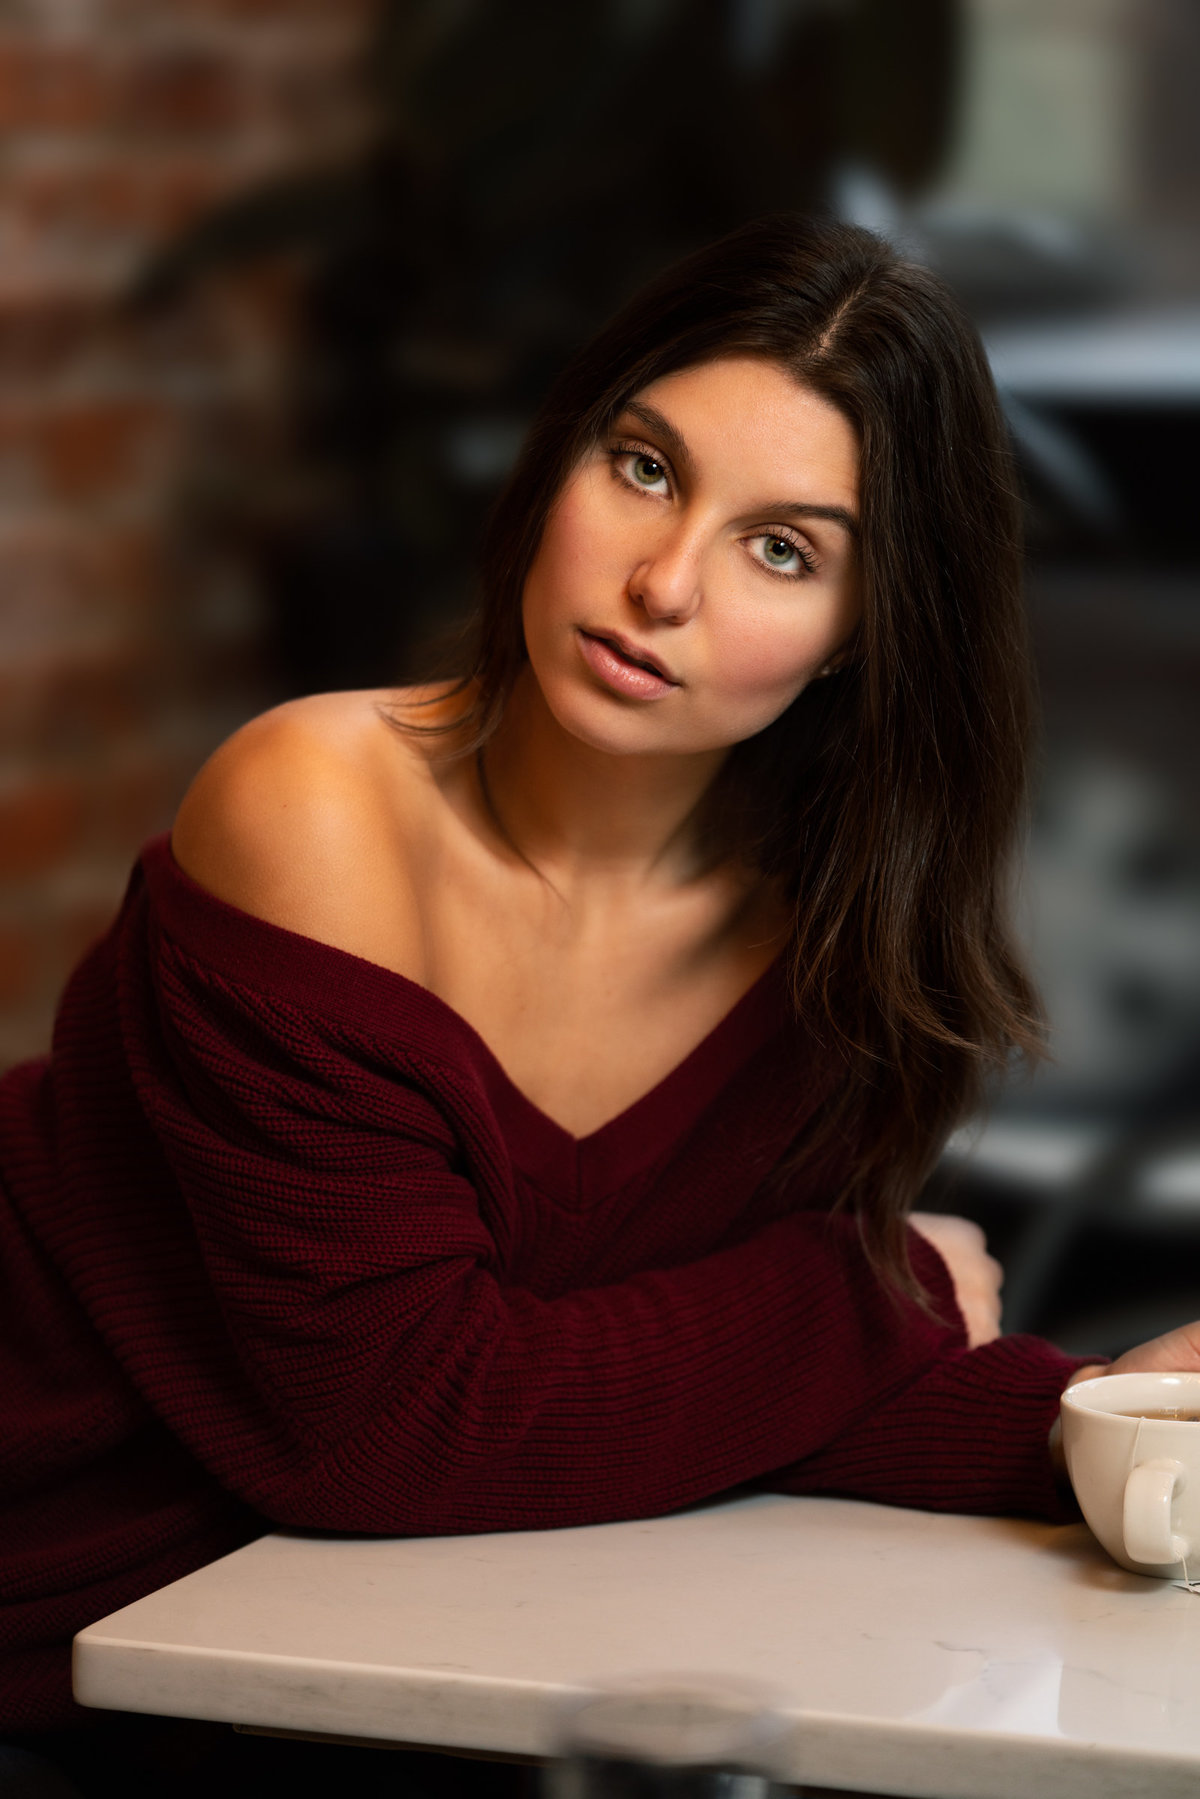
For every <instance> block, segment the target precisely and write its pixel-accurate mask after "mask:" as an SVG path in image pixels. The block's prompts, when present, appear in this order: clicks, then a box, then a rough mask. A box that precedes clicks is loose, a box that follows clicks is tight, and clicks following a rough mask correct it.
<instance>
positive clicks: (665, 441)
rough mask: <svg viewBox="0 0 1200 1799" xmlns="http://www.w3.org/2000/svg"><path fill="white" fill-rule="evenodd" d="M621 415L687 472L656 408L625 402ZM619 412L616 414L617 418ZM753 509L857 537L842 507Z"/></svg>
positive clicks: (787, 504)
mask: <svg viewBox="0 0 1200 1799" xmlns="http://www.w3.org/2000/svg"><path fill="white" fill-rule="evenodd" d="M621 413H626V414H628V415H629V416H630V417H632V418H635V419H637V420H638V422H639V424H642V425H644V426H645V428H646V430H647V431H648V432H649V433H650V434H651V436H652V437H655V438H657V439H658V441H659V443H660V444H662V446H663V448H664V449H665V450H668V451H669V452H670V455H671V458H672V460H673V461H674V462H675V464H676V465H677V467H679V468H681V469H684V470H687V471H689V472H690V471H691V469H692V468H693V466H694V465H693V463H692V453H691V451H690V450H689V449H688V447H687V443H686V442H685V440H684V439H683V438H682V437H681V436H680V434H679V432H678V431H677V430H676V429H675V427H674V425H673V424H672V423H671V421H670V419H669V418H664V416H663V414H662V413H661V412H659V410H658V408H657V407H655V406H647V405H646V403H645V401H644V400H627V401H626V402H625V404H624V406H623V407H622V408H621ZM621 413H618V415H617V416H618V418H619V417H620V416H621ZM755 510H756V511H759V512H762V513H763V515H764V517H765V516H766V515H768V514H769V515H770V516H771V517H772V518H800V519H803V518H821V519H827V520H828V522H829V523H830V524H831V525H840V526H841V527H842V529H843V531H845V532H846V533H847V535H848V536H850V537H853V538H854V539H855V540H856V541H857V539H858V536H859V525H858V520H857V518H856V517H855V516H854V514H853V513H852V512H851V511H849V510H848V508H847V507H845V506H821V505H818V504H817V503H816V502H815V501H808V500H772V501H771V502H770V504H769V505H767V506H761V507H756V508H755Z"/></svg>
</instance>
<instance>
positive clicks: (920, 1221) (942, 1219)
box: [908, 1212, 1004, 1349]
mask: <svg viewBox="0 0 1200 1799" xmlns="http://www.w3.org/2000/svg"><path fill="white" fill-rule="evenodd" d="M908 1222H909V1223H910V1224H911V1225H912V1227H913V1229H914V1230H915V1231H916V1232H917V1233H918V1235H920V1236H922V1237H924V1238H925V1240H926V1242H927V1243H932V1244H933V1247H934V1248H935V1249H936V1250H937V1252H938V1254H939V1255H940V1256H941V1258H942V1260H943V1262H945V1264H946V1267H947V1269H948V1270H949V1273H950V1279H951V1280H952V1281H953V1282H954V1297H955V1299H956V1300H957V1301H958V1309H959V1311H960V1312H961V1313H962V1315H963V1323H964V1324H965V1325H966V1327H967V1346H968V1348H970V1349H978V1348H979V1346H980V1344H981V1343H991V1342H992V1341H993V1339H994V1338H996V1337H998V1336H999V1335H1000V1289H1001V1287H1002V1286H1003V1285H1004V1270H1003V1268H1002V1267H1001V1266H1000V1264H999V1262H998V1261H997V1260H996V1258H995V1257H994V1256H990V1255H989V1254H988V1247H987V1238H986V1237H985V1236H984V1234H983V1232H982V1231H981V1230H980V1228H979V1226H978V1225H977V1224H972V1223H971V1221H970V1219H969V1218H955V1217H952V1216H949V1215H948V1214H945V1213H941V1212H912V1213H910V1215H909V1220H908Z"/></svg>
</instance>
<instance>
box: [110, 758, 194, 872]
mask: <svg viewBox="0 0 1200 1799" xmlns="http://www.w3.org/2000/svg"><path fill="white" fill-rule="evenodd" d="M177 800H178V794H177V792H176V782H175V778H174V771H173V770H172V769H171V768H170V767H169V766H168V765H167V762H166V760H165V758H164V757H161V756H160V757H154V756H146V757H145V758H144V759H142V760H140V761H139V762H137V763H134V764H133V765H132V766H127V767H124V768H116V769H111V768H110V769H107V770H106V771H105V772H104V773H103V775H102V777H101V778H100V780H99V781H98V783H97V787H96V792H95V795H94V797H93V801H92V826H91V830H90V832H89V837H90V840H91V842H92V843H93V845H94V846H95V848H96V849H98V850H99V851H101V852H102V853H105V854H110V853H113V852H115V853H116V854H117V855H118V856H121V855H132V854H133V853H134V852H135V851H136V850H137V849H138V847H139V846H140V845H141V844H142V843H143V842H144V841H145V840H146V838H147V837H149V836H150V835H151V834H152V833H153V832H156V831H162V830H165V829H166V827H167V826H168V825H169V824H170V822H171V817H172V814H173V813H174V810H175V805H176V803H177Z"/></svg>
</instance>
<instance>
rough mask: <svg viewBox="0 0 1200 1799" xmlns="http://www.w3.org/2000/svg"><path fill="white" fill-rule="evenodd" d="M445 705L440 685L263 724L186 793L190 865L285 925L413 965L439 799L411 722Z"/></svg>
mask: <svg viewBox="0 0 1200 1799" xmlns="http://www.w3.org/2000/svg"><path fill="white" fill-rule="evenodd" d="M438 701H439V695H438V692H437V691H436V690H415V689H408V690H401V691H391V690H379V691H372V692H359V693H332V694H320V695H315V696H313V697H311V698H307V699H302V700H292V701H289V702H288V703H287V704H286V705H283V706H278V707H276V708H275V709H274V710H272V711H270V712H265V713H263V714H262V715H261V716H260V717H258V718H255V719H252V720H251V721H250V722H249V724H246V725H243V726H242V728H241V729H240V730H239V731H236V732H235V733H234V735H233V736H232V737H230V738H229V739H228V740H227V741H226V742H225V743H223V744H222V745H221V747H220V749H218V750H217V751H216V752H215V754H214V755H213V756H211V757H210V758H209V760H208V761H207V762H206V763H205V765H204V767H203V768H202V769H201V770H200V772H199V774H198V775H197V776H196V778H195V780H194V781H193V782H192V785H191V787H190V788H189V789H188V792H187V793H186V795H185V796H184V800H183V803H182V805H181V807H180V809H179V815H178V817H177V819H176V821H175V827H174V830H173V832H172V838H171V843H172V849H173V851H174V854H175V858H176V860H177V861H178V863H179V865H180V866H181V868H183V870H184V871H185V873H187V874H189V875H190V876H191V877H192V878H193V880H196V881H198V882H199V883H200V885H201V886H202V887H205V888H207V889H208V891H209V892H210V893H213V894H215V895H216V896H217V898H218V899H223V900H226V901H227V902H228V903H229V904H230V905H234V906H237V907H239V908H240V909H241V910H242V911H245V912H250V913H253V914H254V915H255V916H256V917H259V918H265V919H267V920H269V921H270V922H271V923H272V924H279V925H283V926H284V927H285V928H286V929H288V930H294V931H299V932H301V933H302V934H303V935H305V936H309V937H316V938H319V939H320V940H322V941H324V942H328V943H332V944H334V945H335V946H336V947H338V948H344V949H348V950H350V951H351V952H352V953H355V954H361V955H367V956H371V957H372V959H375V960H388V961H390V962H392V963H393V964H397V965H403V964H406V963H408V962H411V961H412V959H413V955H415V945H414V946H412V949H411V953H410V950H409V949H407V948H406V935H407V934H408V933H407V930H406V917H407V915H408V913H409V912H411V911H412V908H411V906H409V905H408V904H407V896H408V895H409V894H410V890H411V875H412V872H413V869H414V868H415V867H416V866H418V865H419V863H420V861H421V859H422V856H423V852H424V850H425V848H426V843H427V839H428V836H429V833H430V832H431V831H433V832H436V830H437V828H438V827H437V815H438V811H439V801H438V785H437V781H436V780H435V779H434V777H433V773H432V766H433V765H432V758H431V756H430V753H429V748H428V744H427V742H426V740H423V739H422V738H421V736H420V734H419V732H418V733H414V732H409V731H405V730H403V729H398V728H397V724H398V723H399V722H401V721H403V720H405V719H406V718H408V719H414V720H418V721H419V720H420V719H421V718H422V716H425V715H431V714H434V713H436V712H437V710H438V709H439V707H438ZM381 917H382V919H383V920H384V921H385V922H386V927H387V930H388V933H389V935H388V938H387V943H388V944H389V945H390V946H391V947H392V950H393V953H392V954H390V955H388V956H386V957H385V956H381V955H380V954H379V949H380V935H379V933H380V920H381ZM414 919H415V914H414ZM412 928H413V929H415V922H414V924H413V927H412ZM414 972H415V971H414Z"/></svg>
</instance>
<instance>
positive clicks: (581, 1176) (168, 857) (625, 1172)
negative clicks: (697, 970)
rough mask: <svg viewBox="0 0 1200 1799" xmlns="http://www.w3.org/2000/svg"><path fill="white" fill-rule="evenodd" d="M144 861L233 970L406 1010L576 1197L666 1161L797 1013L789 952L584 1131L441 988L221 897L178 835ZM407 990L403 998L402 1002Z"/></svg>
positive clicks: (184, 941)
mask: <svg viewBox="0 0 1200 1799" xmlns="http://www.w3.org/2000/svg"><path fill="white" fill-rule="evenodd" d="M142 865H143V867H144V869H145V872H146V876H147V879H148V880H149V882H150V884H151V886H152V889H153V891H154V896H155V902H156V907H157V909H158V910H159V912H160V916H161V918H162V922H163V924H164V925H165V927H166V929H167V930H168V932H169V933H170V935H171V936H172V937H175V938H176V939H177V940H179V941H180V943H181V945H182V947H184V948H185V949H189V950H193V951H196V952H198V953H199V954H200V955H201V956H202V957H203V958H204V959H205V960H206V961H208V962H209V963H211V964H212V965H213V966H214V967H216V968H217V969H219V970H220V971H221V972H222V973H225V974H228V975H230V976H231V977H232V978H234V979H236V980H238V981H241V982H244V983H245V984H247V985H250V986H253V987H257V988H259V989H260V990H263V991H265V992H269V993H271V994H272V995H275V996H278V997H287V998H290V999H292V1000H293V1001H295V1002H296V1003H299V1004H301V1005H305V1006H308V1007H311V1008H312V1009H313V1010H319V1011H322V1012H325V1013H333V1014H334V1015H336V1016H337V1017H339V1019H341V1020H343V1021H344V1022H346V1023H348V1024H350V1025H351V1026H355V1025H356V1026H357V1027H358V1028H359V1029H368V1030H370V1031H371V1033H372V1034H373V1035H374V1036H375V1037H377V1038H379V1039H383V1040H393V1041H394V1040H395V1038H396V1036H397V1035H398V1030H397V1019H398V1016H400V1015H401V1012H402V1016H403V1020H404V1026H403V1029H404V1032H405V1034H406V1036H407V1037H408V1038H409V1039H410V1045H409V1046H406V1047H413V1048H415V1049H416V1050H417V1051H418V1052H420V1053H424V1054H428V1055H429V1056H431V1057H433V1058H435V1059H437V1060H438V1061H440V1062H442V1063H446V1062H455V1061H457V1062H458V1063H459V1065H460V1066H461V1065H462V1064H466V1065H467V1066H468V1067H469V1068H470V1069H471V1071H472V1072H473V1074H474V1075H475V1077H476V1080H477V1082H478V1085H479V1086H480V1087H481V1088H482V1090H483V1092H484V1094H485V1096H486V1098H487V1101H488V1105H489V1109H490V1110H491V1112H492V1114H493V1116H494V1117H495V1119H496V1122H497V1125H498V1126H499V1129H500V1133H501V1136H502V1138H503V1140H504V1142H505V1145H506V1147H507V1149H508V1151H509V1153H510V1155H511V1156H512V1159H513V1161H514V1164H515V1165H516V1166H518V1167H519V1168H520V1169H521V1170H522V1172H523V1173H525V1174H527V1175H528V1176H529V1177H530V1178H531V1179H533V1180H534V1181H536V1182H537V1184H538V1185H539V1186H542V1187H545V1188H548V1189H550V1190H551V1191H554V1192H555V1193H562V1194H563V1195H564V1197H565V1192H564V1189H572V1190H576V1191H578V1190H580V1189H581V1188H582V1187H583V1186H586V1187H587V1188H588V1189H589V1190H592V1191H597V1190H599V1191H603V1190H604V1189H605V1188H606V1187H607V1186H611V1185H613V1184H616V1182H618V1181H619V1180H620V1179H623V1178H628V1177H629V1175H630V1174H631V1173H633V1172H635V1171H636V1170H637V1169H638V1168H641V1167H645V1166H646V1165H647V1164H648V1163H650V1162H652V1161H655V1160H657V1159H658V1157H659V1156H660V1155H661V1154H662V1153H663V1152H664V1151H665V1150H666V1149H667V1148H669V1147H670V1144H671V1143H672V1142H675V1141H677V1140H678V1139H679V1138H680V1137H681V1136H683V1135H684V1134H686V1132H687V1131H688V1130H689V1129H690V1128H691V1127H692V1126H693V1125H694V1124H695V1123H696V1122H697V1121H698V1119H699V1118H700V1115H701V1114H702V1112H703V1111H704V1109H705V1108H706V1106H707V1105H708V1104H709V1103H710V1102H711V1101H712V1100H713V1099H715V1097H716V1096H717V1094H718V1093H719V1092H720V1091H721V1090H722V1088H723V1087H725V1086H726V1085H727V1083H728V1082H729V1081H730V1080H731V1079H732V1078H733V1076H734V1075H736V1074H737V1073H738V1071H739V1070H740V1069H741V1068H742V1067H743V1066H744V1064H745V1063H746V1062H747V1061H748V1060H749V1059H750V1057H751V1056H752V1055H753V1054H754V1052H755V1050H757V1049H759V1048H760V1047H761V1046H762V1045H763V1044H764V1043H765V1042H766V1041H768V1040H769V1039H770V1038H771V1037H773V1036H774V1035H775V1034H776V1033H777V1032H778V1031H779V1030H780V1029H781V1028H782V1026H783V1025H784V1024H785V1023H786V1022H787V1020H788V1018H789V1017H790V1008H789V1006H788V1004H787V999H786V993H785V983H784V981H783V979H782V958H776V960H775V961H773V962H772V963H770V964H769V965H768V967H767V968H766V969H764V971H763V972H762V974H760V975H759V976H758V977H757V978H756V979H755V980H754V981H753V982H752V983H751V985H750V986H749V987H748V988H747V989H746V991H745V992H744V993H743V994H742V995H741V997H740V998H739V999H737V1000H735V1002H734V1004H733V1005H732V1006H731V1007H730V1009H729V1010H728V1011H727V1012H726V1013H725V1014H724V1015H723V1017H721V1018H720V1019H718V1020H717V1022H716V1024H715V1025H713V1027H712V1029H711V1030H710V1031H708V1032H707V1033H706V1035H705V1036H704V1037H702V1038H701V1039H700V1041H699V1042H698V1043H697V1044H695V1045H694V1046H693V1048H692V1049H691V1050H689V1051H688V1052H687V1053H686V1054H685V1055H684V1056H683V1057H682V1059H681V1060H680V1061H679V1062H677V1063H676V1064H675V1066H674V1067H673V1068H671V1069H669V1070H668V1071H667V1073H666V1074H665V1075H663V1076H662V1077H661V1078H660V1079H659V1080H658V1081H656V1082H655V1083H654V1085H653V1086H652V1087H650V1088H648V1089H647V1090H646V1092H645V1093H643V1094H641V1095H640V1096H639V1097H638V1098H637V1099H635V1100H632V1101H631V1102H630V1104H629V1105H627V1106H625V1107H624V1108H623V1109H622V1110H621V1111H620V1112H618V1113H616V1114H615V1115H614V1116H613V1117H612V1118H610V1119H607V1120H606V1121H605V1122H604V1123H603V1124H601V1125H598V1126H597V1127H596V1128H595V1129H594V1130H591V1131H588V1132H586V1133H585V1134H584V1135H582V1136H576V1135H575V1134H574V1133H572V1132H571V1131H570V1130H568V1128H567V1127H566V1126H565V1125H563V1124H560V1123H559V1122H558V1120H557V1119H555V1118H553V1117H551V1115H550V1114H549V1113H548V1112H545V1111H543V1110H542V1108H541V1107H540V1106H539V1105H537V1103H536V1102H535V1101H534V1100H532V1099H530V1098H529V1096H528V1095H527V1094H526V1093H525V1092H523V1090H522V1089H521V1088H520V1087H519V1086H518V1085H517V1083H516V1081H515V1080H514V1079H513V1078H512V1076H511V1075H510V1074H509V1073H508V1071H507V1069H506V1068H505V1067H504V1065H503V1063H502V1062H501V1061H500V1059H499V1057H498V1056H497V1055H496V1053H495V1052H494V1051H493V1050H492V1049H491V1047H490V1046H489V1045H488V1043H487V1041H486V1040H485V1038H483V1037H482V1036H481V1035H480V1033H479V1032H478V1031H477V1030H476V1028H475V1026H474V1025H473V1024H471V1023H470V1022H469V1020H468V1019H466V1018H465V1017H464V1016H463V1014H462V1013H461V1012H459V1011H457V1010H456V1009H455V1008H454V1007H453V1006H452V1005H450V1004H449V1002H448V1001H446V1000H444V999H442V998H441V997H440V996H439V995H438V994H436V993H434V991H433V990H432V988H429V987H425V986H423V985H422V984H421V983H420V982H419V981H414V980H412V979H411V978H410V977H409V976H407V975H403V974H399V973H397V971H396V970H395V969H391V968H387V967H385V966H384V964H382V963H380V962H372V961H369V960H368V959H366V958H365V957H362V956H356V955H354V954H353V953H352V952H351V951H349V950H343V949H338V948H337V947H336V946H335V945H333V944H329V943H325V942H323V941H322V940H321V939H320V938H316V937H307V936H305V935H304V934H303V933H301V932H298V931H291V930H289V929H287V928H286V927H285V926H283V925H277V924H272V923H271V922H270V921H269V920H267V919H263V918H259V917H257V916H256V915H255V914H254V913H252V912H246V911H244V910H243V909H242V908H241V907H239V906H235V905H232V904H230V902H229V901H227V900H222V899H219V898H218V897H217V895H216V894H213V893H210V892H209V890H208V889H207V888H206V887H203V886H201V884H200V883H199V882H198V881H195V880H194V879H193V878H192V876H191V875H189V874H188V873H187V872H186V870H185V869H183V868H181V867H180V865H179V863H178V862H176V860H175V857H174V854H173V853H172V850H171V843H170V838H169V836H167V835H164V836H161V837H158V838H155V839H153V840H152V841H151V842H150V843H149V844H148V845H147V846H146V849H145V850H144V851H143V855H142ZM401 997H403V1000H404V1002H405V1003H404V1005H403V1008H399V1007H398V1006H397V1003H396V1002H397V1000H398V999H399V998H401ZM456 1049H457V1051H458V1054H457V1056H456V1055H455V1054H454V1051H455V1050H456Z"/></svg>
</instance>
